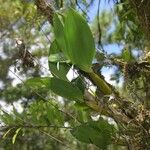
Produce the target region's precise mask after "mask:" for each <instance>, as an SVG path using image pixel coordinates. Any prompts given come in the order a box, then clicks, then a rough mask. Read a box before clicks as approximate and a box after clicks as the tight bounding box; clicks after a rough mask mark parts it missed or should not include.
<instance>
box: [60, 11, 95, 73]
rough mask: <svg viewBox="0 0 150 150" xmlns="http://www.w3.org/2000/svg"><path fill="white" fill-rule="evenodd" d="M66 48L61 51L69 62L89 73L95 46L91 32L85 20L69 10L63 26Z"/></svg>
mask: <svg viewBox="0 0 150 150" xmlns="http://www.w3.org/2000/svg"><path fill="white" fill-rule="evenodd" d="M64 34H65V42H66V48H65V49H63V51H64V53H65V54H67V56H68V57H69V59H70V60H71V62H72V63H73V64H75V65H77V66H78V67H79V68H80V69H82V70H84V71H87V72H90V71H91V64H92V60H93V57H94V55H95V44H94V39H93V36H92V33H91V30H90V28H89V26H88V24H87V22H86V21H85V19H84V18H83V17H82V16H81V15H79V14H78V13H77V12H75V11H74V10H73V9H70V10H69V11H68V13H67V16H66V19H65V25H64Z"/></svg>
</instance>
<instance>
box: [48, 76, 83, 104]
mask: <svg viewBox="0 0 150 150" xmlns="http://www.w3.org/2000/svg"><path fill="white" fill-rule="evenodd" d="M50 89H51V90H52V91H53V92H54V93H56V94H58V95H60V96H62V97H64V98H67V99H69V100H74V101H81V102H82V101H83V93H82V92H81V91H80V89H79V88H78V87H76V86H75V85H73V84H72V83H70V82H67V81H64V80H61V79H58V78H51V85H50Z"/></svg>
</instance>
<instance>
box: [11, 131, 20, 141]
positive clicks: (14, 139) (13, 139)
mask: <svg viewBox="0 0 150 150" xmlns="http://www.w3.org/2000/svg"><path fill="white" fill-rule="evenodd" d="M20 130H21V128H18V129H17V130H16V132H15V134H14V136H13V138H12V143H13V144H15V141H16V137H17V135H18V133H19V131H20Z"/></svg>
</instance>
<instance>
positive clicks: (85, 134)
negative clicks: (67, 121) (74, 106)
mask: <svg viewBox="0 0 150 150" xmlns="http://www.w3.org/2000/svg"><path fill="white" fill-rule="evenodd" d="M71 133H72V135H73V136H74V137H76V138H77V139H78V140H79V141H82V142H85V143H89V144H95V145H97V146H98V147H100V148H101V149H107V146H108V145H109V144H111V138H112V135H113V134H114V127H113V126H112V125H110V124H108V122H107V121H105V120H103V119H100V120H99V121H91V122H87V123H84V124H82V125H80V126H78V127H75V128H74V129H73V130H72V131H71Z"/></svg>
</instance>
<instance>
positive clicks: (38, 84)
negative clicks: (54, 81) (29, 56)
mask: <svg viewBox="0 0 150 150" xmlns="http://www.w3.org/2000/svg"><path fill="white" fill-rule="evenodd" d="M25 85H26V86H29V87H31V88H33V89H38V88H48V87H49V85H50V78H49V77H35V78H31V79H28V80H26V82H25Z"/></svg>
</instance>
